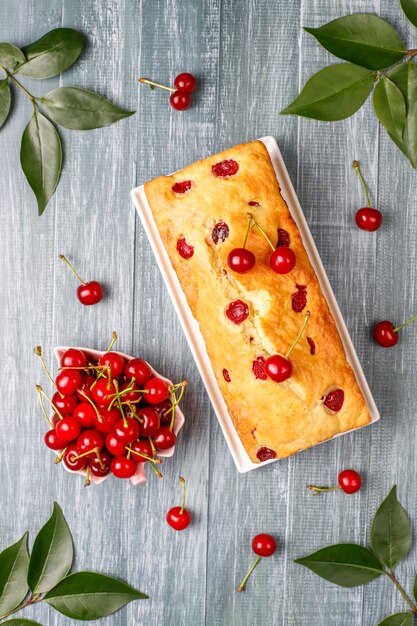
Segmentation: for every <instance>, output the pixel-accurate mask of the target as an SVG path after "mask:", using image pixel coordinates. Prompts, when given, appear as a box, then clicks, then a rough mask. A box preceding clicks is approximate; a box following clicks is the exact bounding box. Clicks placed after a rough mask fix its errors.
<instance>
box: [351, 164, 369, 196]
mask: <svg viewBox="0 0 417 626" xmlns="http://www.w3.org/2000/svg"><path fill="white" fill-rule="evenodd" d="M353 167H354V168H355V172H356V173H357V175H358V176H359V180H360V181H361V184H362V187H363V188H364V190H365V195H366V201H367V203H368V207H370V206H371V200H370V198H369V192H368V187H367V186H366V183H365V181H364V179H363V176H362V172H361V170H360V167H359V163H358V162H357V161H353Z"/></svg>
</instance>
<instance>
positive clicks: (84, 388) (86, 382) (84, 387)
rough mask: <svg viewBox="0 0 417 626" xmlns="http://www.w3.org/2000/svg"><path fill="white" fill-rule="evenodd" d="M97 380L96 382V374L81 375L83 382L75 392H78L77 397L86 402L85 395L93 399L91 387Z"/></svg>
mask: <svg viewBox="0 0 417 626" xmlns="http://www.w3.org/2000/svg"><path fill="white" fill-rule="evenodd" d="M95 382H96V379H95V378H94V376H88V375H85V376H82V377H81V384H80V386H79V387H78V389H77V391H76V392H75V393H76V394H77V398H78V399H79V401H80V402H84V401H85V396H87V398H90V400H92V399H93V393H92V391H91V389H90V387H91V386H92V385H93V383H95ZM81 392H82V393H81ZM83 394H84V395H83Z"/></svg>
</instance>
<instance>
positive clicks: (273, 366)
mask: <svg viewBox="0 0 417 626" xmlns="http://www.w3.org/2000/svg"><path fill="white" fill-rule="evenodd" d="M309 319H310V311H307V312H306V314H305V316H304V322H303V324H302V326H301V329H300V331H299V333H298V335H297V337H296V338H295V340H294V342H293V344H292V346H291V347H290V349H289V350H288V352H287V354H286V355H285V356H282V355H281V354H273V355H272V356H270V357H268V358H267V360H266V361H265V365H264V368H265V373H266V374H267V375H268V376H269V378H271V379H272V380H273V381H275V382H276V383H282V382H284V380H287V379H288V378H290V376H291V374H292V363H291V361H290V359H289V357H290V355H291V352H292V351H293V350H294V348H295V346H296V345H297V343H298V342H299V341H300V339H301V337H302V335H303V333H304V331H305V329H306V326H307V323H308V320H309Z"/></svg>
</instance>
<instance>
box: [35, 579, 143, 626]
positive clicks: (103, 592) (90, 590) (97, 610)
mask: <svg viewBox="0 0 417 626" xmlns="http://www.w3.org/2000/svg"><path fill="white" fill-rule="evenodd" d="M147 597H148V596H146V595H145V594H143V593H141V592H140V591H137V590H136V589H134V588H133V587H131V586H130V585H127V584H126V583H124V582H122V581H121V580H117V579H116V578H111V577H110V576H105V575H104V574H97V573H96V572H76V573H75V574H70V575H69V576H67V577H66V578H64V580H61V582H60V583H58V585H56V587H54V588H53V589H51V590H50V591H49V592H48V593H47V594H46V596H45V602H47V603H48V604H49V605H50V606H52V607H53V608H54V609H56V610H57V611H59V612H60V613H63V614H64V615H67V616H68V617H72V618H73V619H80V620H89V619H98V618H100V617H104V616H106V615H110V614H111V613H114V612H115V611H117V610H118V609H120V608H121V607H122V606H125V605H126V604H128V603H129V602H132V601H133V600H141V599H145V598H147Z"/></svg>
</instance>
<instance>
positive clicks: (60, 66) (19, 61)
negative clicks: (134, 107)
mask: <svg viewBox="0 0 417 626" xmlns="http://www.w3.org/2000/svg"><path fill="white" fill-rule="evenodd" d="M83 48H84V37H83V35H82V34H81V33H79V32H77V31H76V30H72V29H71V28H57V29H55V30H52V31H50V32H49V33H47V34H46V35H44V36H43V37H42V38H41V39H39V40H38V41H35V42H34V43H32V44H29V45H28V46H26V47H24V48H22V49H21V50H20V49H19V48H16V46H14V45H12V44H10V43H0V70H2V71H3V72H4V77H2V76H1V75H0V128H1V127H2V126H3V124H4V123H5V121H6V119H7V117H8V115H9V112H10V108H11V103H12V94H11V89H10V86H11V85H14V86H15V87H17V88H19V89H20V90H21V91H22V92H23V93H24V94H25V95H26V96H27V97H28V98H29V100H30V101H31V103H32V105H33V117H32V119H31V120H30V122H29V123H28V125H27V126H26V128H25V130H24V131H23V136H22V143H21V148H20V163H21V166H22V169H23V172H24V174H25V176H26V178H27V180H28V183H29V185H30V187H31V188H32V190H33V192H34V194H35V196H36V200H37V204H38V212H39V215H42V213H43V211H44V210H45V207H46V205H47V204H48V202H49V200H50V199H51V197H52V196H53V194H54V192H55V189H56V187H57V185H58V183H59V179H60V176H61V166H62V147H61V140H60V137H59V133H58V131H57V129H56V128H55V126H54V124H52V122H54V123H55V124H57V125H58V126H62V127H63V128H69V129H71V130H91V129H93V128H102V127H103V126H109V125H110V124H113V123H114V122H117V121H119V120H121V119H123V118H125V117H129V115H133V113H134V111H125V110H124V109H120V108H119V107H117V106H116V105H114V104H112V102H110V101H109V100H106V98H103V97H102V96H99V95H98V94H96V93H93V92H92V91H87V90H86V89H81V88H79V87H58V89H54V90H53V91H51V92H49V93H47V94H46V95H45V96H43V97H42V98H40V97H37V96H34V95H32V94H31V93H30V92H29V91H28V90H27V89H26V88H25V87H24V86H23V85H22V84H21V82H20V80H18V78H17V76H19V77H20V76H25V77H28V78H33V79H45V78H51V77H52V76H57V75H58V74H61V73H62V72H65V70H67V69H68V68H69V67H71V65H73V63H75V61H76V60H77V59H78V57H79V56H80V54H81V52H82V50H83ZM39 107H41V108H42V109H43V111H44V113H45V114H46V115H44V114H43V113H41V111H40V110H39ZM46 116H47V117H46ZM48 118H49V119H48Z"/></svg>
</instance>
